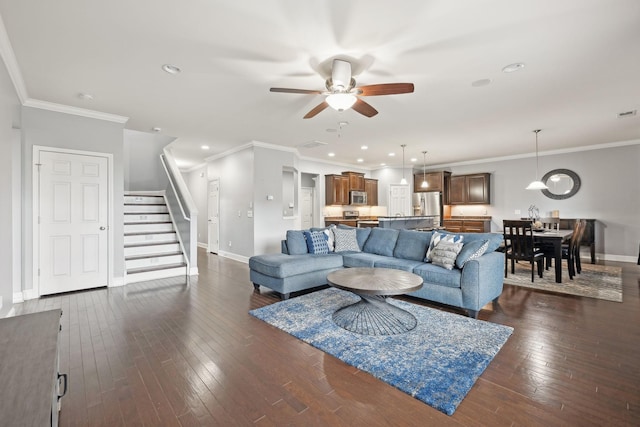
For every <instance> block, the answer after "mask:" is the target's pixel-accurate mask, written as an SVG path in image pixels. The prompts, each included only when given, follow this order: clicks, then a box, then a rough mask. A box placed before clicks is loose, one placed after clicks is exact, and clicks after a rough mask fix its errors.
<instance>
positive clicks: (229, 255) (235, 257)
mask: <svg viewBox="0 0 640 427" xmlns="http://www.w3.org/2000/svg"><path fill="white" fill-rule="evenodd" d="M218 256H221V257H224V258H230V259H232V260H235V261H239V262H242V263H244V264H249V257H246V256H243V255H238V254H234V253H231V252H225V251H219V252H218Z"/></svg>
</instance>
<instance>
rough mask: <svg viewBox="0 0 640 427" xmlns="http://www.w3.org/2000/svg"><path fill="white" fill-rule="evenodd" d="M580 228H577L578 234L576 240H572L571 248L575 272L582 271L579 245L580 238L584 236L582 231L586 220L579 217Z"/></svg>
mask: <svg viewBox="0 0 640 427" xmlns="http://www.w3.org/2000/svg"><path fill="white" fill-rule="evenodd" d="M579 221H580V229H579V230H578V234H577V236H576V241H575V242H574V248H573V251H574V253H573V257H574V261H575V264H576V273H578V274H580V273H582V263H581V262H580V245H581V244H582V238H583V237H584V232H585V230H586V229H587V220H586V219H580V220H579Z"/></svg>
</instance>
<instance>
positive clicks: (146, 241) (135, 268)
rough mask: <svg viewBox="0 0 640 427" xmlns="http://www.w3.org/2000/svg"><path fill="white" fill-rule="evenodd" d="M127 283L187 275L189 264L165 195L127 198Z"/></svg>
mask: <svg viewBox="0 0 640 427" xmlns="http://www.w3.org/2000/svg"><path fill="white" fill-rule="evenodd" d="M124 259H125V269H126V277H125V283H134V282H142V281H146V280H155V279H162V278H165V277H174V276H183V275H186V274H187V264H186V262H185V257H184V254H183V252H182V249H181V248H180V243H179V242H178V236H177V234H176V231H175V228H174V225H173V223H172V222H171V216H170V215H169V210H168V209H167V205H166V203H165V199H164V196H162V195H149V194H144V193H141V194H134V193H127V194H125V197H124Z"/></svg>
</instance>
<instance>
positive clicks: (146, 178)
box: [123, 129, 175, 191]
mask: <svg viewBox="0 0 640 427" xmlns="http://www.w3.org/2000/svg"><path fill="white" fill-rule="evenodd" d="M174 139H175V138H173V137H170V136H165V135H159V134H153V133H147V132H138V131H134V130H128V129H125V130H124V133H123V140H124V153H123V154H124V165H123V171H124V189H125V191H136V190H137V191H158V190H165V189H166V188H167V185H168V184H169V179H168V178H167V173H166V172H165V170H164V168H163V167H162V163H161V162H160V154H162V149H163V148H164V147H165V146H167V145H168V144H170V143H171V142H172V141H173V140H174Z"/></svg>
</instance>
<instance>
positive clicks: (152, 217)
mask: <svg viewBox="0 0 640 427" xmlns="http://www.w3.org/2000/svg"><path fill="white" fill-rule="evenodd" d="M149 221H154V222H157V221H171V217H170V216H169V214H162V213H157V214H155V213H154V214H149V213H145V214H135V215H131V214H129V215H125V216H124V222H149Z"/></svg>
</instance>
